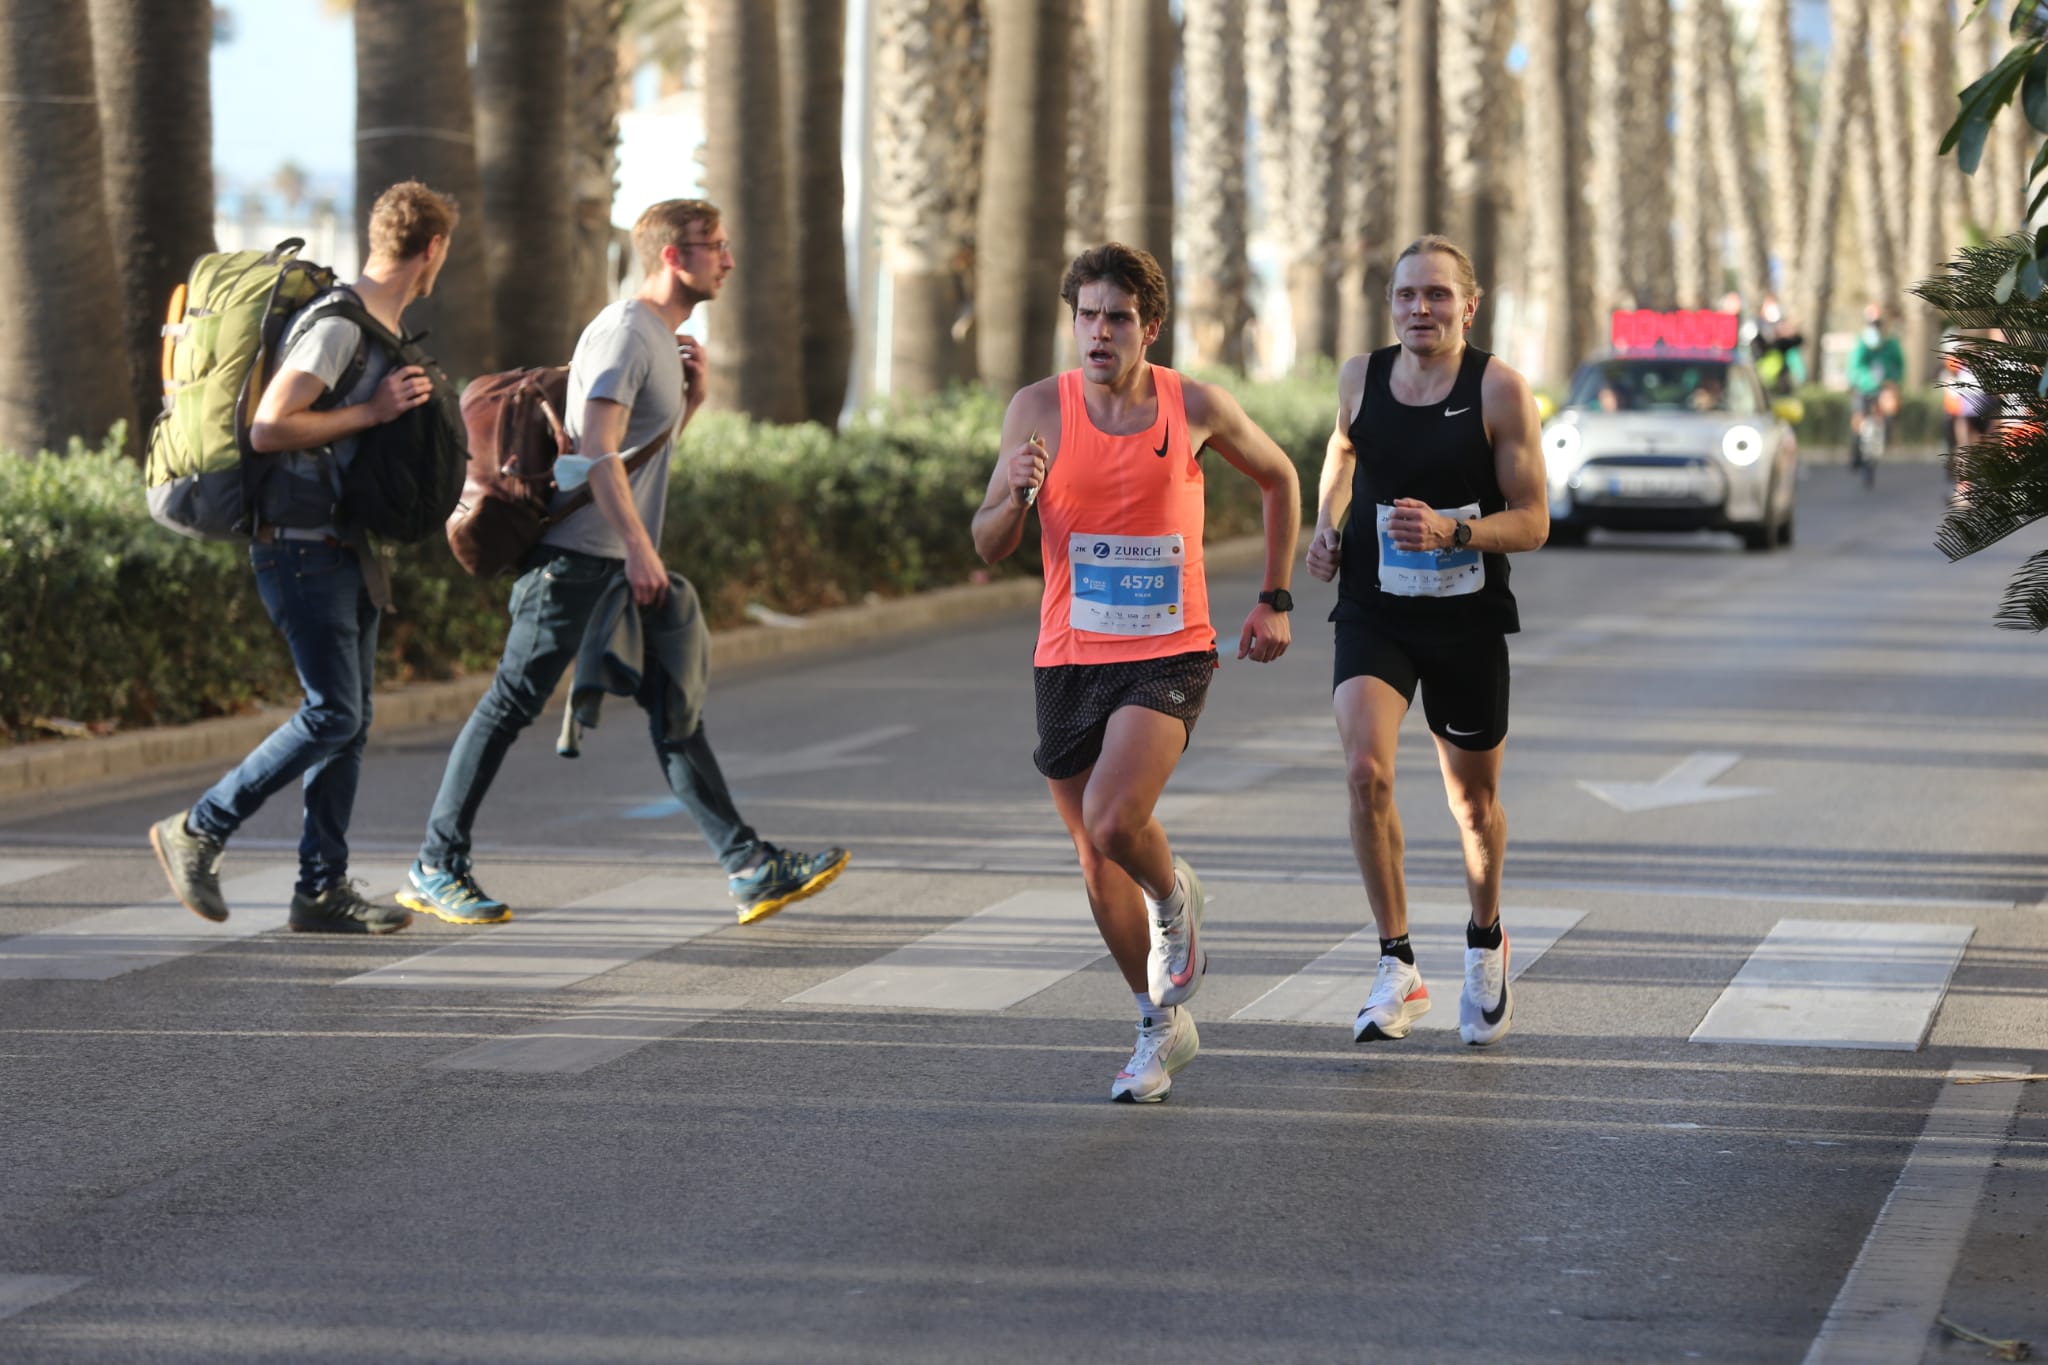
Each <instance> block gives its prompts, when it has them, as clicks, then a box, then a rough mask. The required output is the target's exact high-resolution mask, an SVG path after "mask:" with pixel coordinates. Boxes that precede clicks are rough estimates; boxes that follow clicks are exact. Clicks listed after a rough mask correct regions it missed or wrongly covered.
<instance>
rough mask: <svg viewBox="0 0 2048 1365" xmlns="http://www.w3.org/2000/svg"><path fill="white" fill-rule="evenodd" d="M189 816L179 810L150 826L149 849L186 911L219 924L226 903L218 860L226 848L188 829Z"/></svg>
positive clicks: (223, 919)
mask: <svg viewBox="0 0 2048 1365" xmlns="http://www.w3.org/2000/svg"><path fill="white" fill-rule="evenodd" d="M190 814H191V812H190V811H183V810H181V811H179V812H178V813H177V814H176V815H173V816H171V817H169V818H168V819H164V820H159V821H157V822H156V823H155V824H153V825H151V826H150V827H149V846H150V847H151V848H153V849H155V850H156V860H157V862H159V863H161V864H162V865H163V869H164V875H165V876H166V877H169V878H170V879H171V890H172V891H174V892H176V893H177V897H178V899H179V900H180V901H182V902H184V905H185V908H186V909H187V910H190V911H191V912H192V913H193V914H195V915H197V916H199V918H201V919H210V920H212V921H213V922H214V923H215V924H220V923H223V922H224V921H226V919H227V917H228V903H227V901H226V900H224V899H223V898H222V897H221V894H220V860H221V858H222V856H223V855H224V854H226V852H227V845H226V844H225V843H224V842H222V841H221V840H219V839H216V838H214V837H213V836H212V835H211V834H205V833H202V832H200V831H199V830H195V829H192V828H190V827H188V826H187V825H186V824H185V817H186V816H187V815H190Z"/></svg>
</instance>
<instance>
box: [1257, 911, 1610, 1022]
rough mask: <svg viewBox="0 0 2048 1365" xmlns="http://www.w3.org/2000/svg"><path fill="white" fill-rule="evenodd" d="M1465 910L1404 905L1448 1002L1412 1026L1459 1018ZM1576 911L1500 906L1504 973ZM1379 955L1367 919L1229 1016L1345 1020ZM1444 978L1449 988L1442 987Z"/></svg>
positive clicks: (1562, 929) (1560, 933)
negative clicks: (1505, 961)
mask: <svg viewBox="0 0 2048 1365" xmlns="http://www.w3.org/2000/svg"><path fill="white" fill-rule="evenodd" d="M1469 918H1470V909H1469V907H1467V906H1463V905H1411V906H1409V907H1408V938H1409V942H1410V943H1411V944H1412V945H1413V947H1414V949H1415V967H1416V970H1418V971H1420V972H1421V973H1422V979H1423V980H1424V981H1425V982H1430V981H1434V982H1437V983H1439V985H1438V988H1437V995H1438V997H1439V1003H1441V1004H1451V1005H1453V1008H1450V1009H1432V1010H1431V1011H1430V1012H1429V1013H1428V1014H1425V1015H1423V1016H1422V1017H1421V1018H1420V1019H1418V1020H1416V1021H1415V1027H1417V1028H1433V1029H1455V1028H1456V1027H1457V1026H1458V1011H1457V1009H1456V1008H1455V1002H1456V999H1457V989H1458V985H1457V984H1454V983H1462V982H1463V981H1464V979H1465V923H1466V921H1467V919H1469ZM1583 918H1585V915H1584V912H1583V911H1579V910H1551V909H1535V908H1524V907H1514V906H1510V907H1507V908H1505V909H1504V910H1503V911H1502V914H1501V919H1502V922H1503V923H1504V924H1506V925H1508V926H1509V929H1508V979H1509V980H1513V979H1515V978H1516V977H1519V976H1521V974H1522V973H1523V972H1525V971H1527V970H1528V969H1529V965H1530V964H1531V963H1533V962H1535V961H1536V959H1537V958H1539V957H1542V956H1543V954H1544V953H1545V952H1547V951H1549V949H1550V948H1551V947H1552V946H1553V945H1554V944H1555V943H1556V942H1557V941H1558V940H1559V939H1561V938H1563V937H1564V936H1565V934H1567V933H1569V932H1570V931H1571V928H1572V926H1573V925H1575V924H1577V923H1578V922H1579V921H1580V920H1581V919H1583ZM1379 958H1380V934H1379V929H1378V928H1377V927H1376V926H1374V925H1370V924H1369V925H1367V926H1366V927H1365V928H1363V929H1360V930H1359V931H1358V932H1357V933H1355V934H1353V935H1351V936H1350V937H1349V938H1347V939H1345V940H1344V941H1343V942H1342V943H1339V944H1338V945H1337V946H1336V947H1334V948H1332V949H1330V951H1329V952H1327V953H1324V954H1323V955H1322V956H1321V957H1319V958H1317V959H1316V960H1315V961H1313V962H1311V963H1309V964H1308V966H1306V967H1304V968H1302V969H1301V970H1300V971H1298V972H1296V973H1295V974H1294V975H1293V976H1290V977H1288V978H1287V979H1286V980H1285V981H1282V982H1281V983H1280V984H1279V985H1277V986H1275V987H1273V989H1272V990H1270V991H1267V992H1266V993H1265V994H1264V995H1262V996H1260V997H1259V998H1258V999H1256V1000H1254V1001H1252V1003H1251V1004H1249V1005H1246V1006H1245V1007H1244V1008H1243V1009H1241V1010H1239V1011H1238V1012H1237V1013H1236V1014H1233V1015H1231V1016H1230V1017H1231V1018H1233V1019H1243V1020H1258V1021H1261V1022H1266V1023H1284V1024H1345V1025H1348V1024H1350V1023H1351V1021H1352V1018H1353V1016H1354V1015H1356V1014H1357V1012H1358V1007H1359V1006H1360V1005H1361V1004H1363V1003H1365V990H1364V988H1365V986H1366V985H1368V984H1370V983H1371V981H1372V975H1373V972H1374V971H1375V970H1376V969H1377V968H1378V966H1379ZM1447 985H1448V986H1449V987H1450V989H1449V990H1448V991H1446V990H1445V989H1443V988H1444V986H1447Z"/></svg>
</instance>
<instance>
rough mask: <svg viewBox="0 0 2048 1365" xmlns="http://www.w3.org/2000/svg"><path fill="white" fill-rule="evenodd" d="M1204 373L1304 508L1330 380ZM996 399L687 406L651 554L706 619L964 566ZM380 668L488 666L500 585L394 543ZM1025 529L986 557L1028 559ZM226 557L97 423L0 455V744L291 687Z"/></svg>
mask: <svg viewBox="0 0 2048 1365" xmlns="http://www.w3.org/2000/svg"><path fill="white" fill-rule="evenodd" d="M1209 377H1212V378H1216V379H1218V380H1220V381H1221V382H1224V383H1225V384H1226V385H1227V386H1228V387H1229V388H1230V389H1231V390H1232V392H1234V393H1235V394H1236V395H1237V397H1238V399H1239V400H1240V401H1241V402H1242V403H1243V405H1244V407H1245V410H1246V411H1247V412H1248V413H1250V414H1251V416H1252V418H1253V420H1255V421H1257V422H1258V423H1259V424H1260V425H1261V426H1262V427H1264V428H1265V430H1266V431H1267V432H1268V434H1270V435H1271V436H1272V437H1273V438H1274V440H1275V441H1277V442H1278V443H1279V444H1280V446H1281V447H1282V448H1283V449H1284V450H1286V451H1287V453H1288V454H1289V455H1290V456H1291V457H1292V458H1293V459H1294V461H1295V462H1296V464H1297V466H1298V467H1299V468H1300V469H1301V471H1302V496H1303V501H1304V506H1305V507H1311V508H1312V507H1313V504H1314V498H1315V480H1316V474H1317V471H1318V470H1319V469H1320V468H1321V463H1322V453H1323V444H1324V441H1325V439H1326V437H1327V435H1328V433H1329V424H1330V420H1331V415H1332V413H1333V412H1334V410H1335V393H1336V384H1335V376H1334V373H1331V374H1323V375H1312V376H1309V377H1307V378H1302V379H1288V380H1278V381H1272V382H1265V383H1252V382H1247V381H1245V380H1242V379H1239V378H1237V377H1234V376H1224V375H1217V376H1209ZM1002 416H1003V404H1002V401H1001V400H999V399H997V398H994V397H992V396H990V395H987V394H985V393H982V392H979V391H976V390H962V391H960V392H957V393H954V394H951V395H948V396H947V397H945V398H942V399H936V400H930V401H926V402H921V403H912V404H898V405H892V406H886V407H877V408H876V409H875V410H874V411H873V412H870V413H868V414H865V415H863V416H861V417H860V418H858V419H857V420H855V421H854V422H852V423H850V424H849V425H848V428H847V430H846V431H845V432H844V433H842V434H841V435H839V436H837V437H834V436H832V435H831V434H830V433H828V432H826V431H825V430H824V429H823V428H820V427H816V426H796V427H774V426H765V425H761V424H757V423H754V422H750V421H748V420H747V419H745V418H742V417H735V416H731V415H724V414H712V413H706V414H702V415H700V416H699V417H698V418H697V419H696V420H695V421H694V422H692V423H691V426H690V431H689V434H688V435H687V436H686V437H685V438H684V441H683V444H682V447H681V449H680V450H679V452H678V453H677V455H676V458H675V461H674V464H673V466H672V473H671V476H670V483H669V501H668V511H667V517H666V521H665V524H664V527H663V535H662V552H663V556H664V558H665V559H666V560H667V561H668V563H669V565H670V566H671V567H673V568H675V569H677V570H679V571H680V572H682V573H683V574H685V575H687V576H688V577H689V578H690V579H691V581H692V582H694V583H695V584H696V585H697V588H698V591H699V593H700V595H701V596H702V598H703V600H704V602H705V606H706V611H707V614H708V616H709V617H710V619H711V622H712V624H713V625H715V626H725V625H732V624H736V623H738V622H739V621H741V620H743V619H744V613H745V610H746V607H747V604H748V603H750V602H761V603H764V604H766V605H768V606H771V607H774V608H776V609H778V610H782V611H789V612H806V611H812V610H816V609H818V608H821V607H830V606H836V605H839V604H842V603H848V602H858V601H860V600H862V599H863V598H865V597H866V596H868V595H869V594H880V595H882V596H885V597H887V596H899V595H903V594H907V593H914V592H919V591H923V590H926V589H929V588H935V587H943V586H946V585H949V584H955V583H962V582H966V581H968V580H969V578H970V577H972V576H973V575H974V574H975V573H976V572H977V571H980V570H983V569H984V567H985V566H984V565H982V563H981V561H980V559H979V558H978V557H977V556H976V555H975V552H974V543H973V540H972V538H971V537H970V536H969V534H968V522H969V519H970V518H971V517H972V516H973V513H974V509H975V508H976V507H977V506H979V505H980V503H981V498H982V494H983V492H984V490H985V489H986V488H987V486H988V478H989V472H990V470H991V469H992V468H993V467H994V463H995V459H996V452H997V446H998V444H999V442H1000V438H1001V428H1002ZM1204 464H1205V467H1206V469H1207V472H1208V499H1209V522H1208V528H1207V534H1208V535H1209V536H1210V538H1212V539H1222V538H1224V537H1226V536H1232V535H1243V534H1247V533H1251V532H1255V531H1256V530H1257V529H1258V527H1259V520H1260V505H1259V495H1258V489H1257V487H1256V486H1255V485H1254V484H1253V483H1252V482H1251V481H1250V480H1249V479H1246V478H1244V477H1243V476H1242V475H1240V474H1238V473H1237V472H1236V471H1235V470H1234V469H1231V468H1230V467H1229V466H1228V465H1227V464H1226V463H1225V462H1224V461H1223V460H1222V459H1221V458H1220V457H1214V456H1212V457H1210V458H1208V459H1206V460H1205V461H1204ZM394 560H395V564H394V572H393V592H394V596H395V598H396V604H397V608H398V610H397V614H396V615H393V616H389V617H386V618H385V621H384V625H383V642H382V643H383V647H382V648H381V649H380V650H379V653H378V671H379V674H380V676H381V677H382V678H383V679H384V680H386V681H404V680H411V679H419V678H438V677H448V676H452V675H454V674H456V673H460V672H464V671H469V670H473V669H478V668H488V667H491V666H492V665H493V664H494V663H495V662H496V660H497V656H498V651H499V649H500V648H501V646H502V645H503V644H504V632H505V600H506V596H507V593H508V591H509V588H510V583H509V580H503V579H500V580H496V581H490V582H479V581H477V580H475V579H472V578H469V577H468V576H467V575H465V574H464V573H463V572H462V570H461V568H460V567H459V566H457V565H456V563H455V561H454V560H453V559H452V558H451V557H450V556H449V554H448V552H447V549H446V548H445V547H444V546H442V545H441V544H439V543H438V542H429V543H427V544H424V545H418V546H412V547H408V548H406V549H403V550H401V551H398V552H397V553H396V554H395V556H394ZM1038 567H1039V566H1038V543H1037V538H1036V536H1035V535H1033V536H1027V537H1026V539H1025V543H1024V546H1023V549H1022V550H1021V551H1020V553H1019V554H1017V555H1016V556H1013V557H1012V559H1011V560H1010V561H1008V562H1006V563H1005V564H1004V565H1002V566H1001V567H1000V569H999V570H997V572H1001V573H1005V574H1022V573H1032V572H1036V571H1037V569H1038ZM298 691H299V688H298V683H297V679H296V675H295V674H294V672H293V670H292V664H291V658H290V655H289V654H288V653H287V651H286V649H285V647H284V643H283V641H282V639H281V638H280V637H279V635H278V633H277V631H276V629H275V628H274V627H273V626H272V625H271V624H270V620H269V617H268V615H267V613H266V612H265V611H264V609H263V604H262V601H261V600H260V599H259V598H258V596H257V594H256V586H255V578H254V575H253V574H252V573H251V572H250V570H249V566H248V555H247V552H246V551H245V550H243V549H242V548H240V547H238V546H233V545H221V544H202V543H200V542H198V541H193V540H188V539H185V538H184V537H182V536H177V535H173V534H172V533H171V532H169V531H166V530H164V529H162V528H161V527H158V526H157V525H155V523H153V522H152V521H151V520H150V519H149V513H148V511H147V508H146V507H145V504H144V501H143V489H142V472H141V469H140V468H139V467H138V466H137V465H136V464H135V462H133V461H132V460H129V459H126V458H124V457H123V456H122V455H121V453H120V441H119V439H118V437H116V438H115V439H113V440H110V441H109V442H108V443H107V444H106V445H105V446H104V447H102V448H100V449H97V450H91V449H87V448H85V447H83V446H82V445H80V444H78V443H76V442H74V443H73V446H72V449H71V451H70V452H69V453H68V454H66V455H63V456H57V455H52V454H48V453H45V454H42V455H38V456H34V457H31V458H16V457H11V456H4V455H0V738H5V737H6V736H8V735H9V734H12V735H14V736H16V737H21V738H26V737H28V735H27V733H26V731H27V729H28V727H29V726H30V724H31V723H32V721H33V720H34V719H35V718H36V717H44V716H48V717H63V718H66V719H71V720H77V721H82V722H86V723H117V724H120V725H125V726H137V725H164V724H177V723H182V722H185V721H191V720H197V719H200V718H203V717H206V716H216V715H224V714H232V713H235V712H239V711H245V710H247V709H249V708H250V707H252V706H253V705H255V704H257V703H259V702H264V701H290V700H291V699H293V698H295V697H296V696H297V695H298Z"/></svg>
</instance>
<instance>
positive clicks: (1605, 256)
mask: <svg viewBox="0 0 2048 1365" xmlns="http://www.w3.org/2000/svg"><path fill="white" fill-rule="evenodd" d="M1639 4H1640V0H1592V4H1591V6H1590V7H1589V9H1588V14H1587V17H1588V22H1589V25H1590V29H1591V32H1590V35H1589V36H1590V45H1589V46H1588V48H1587V53H1586V55H1587V68H1588V69H1587V72H1586V84H1587V87H1588V91H1589V98H1588V104H1587V110H1586V133H1587V138H1588V141H1590V142H1591V144H1592V151H1593V156H1592V160H1591V162H1590V164H1589V165H1588V166H1587V171H1588V176H1587V179H1588V182H1589V188H1590V190H1591V194H1592V210H1593V212H1592V228H1593V233H1592V239H1591V241H1590V242H1589V243H1588V245H1589V246H1590V248H1591V250H1590V251H1589V252H1588V263H1589V265H1590V268H1591V270H1592V275H1593V307H1594V310H1595V311H1596V312H1598V313H1603V314H1604V313H1611V312H1613V311H1614V310H1615V309H1617V308H1622V307H1627V306H1633V305H1634V303H1635V298H1634V291H1633V285H1634V280H1633V279H1632V277H1631V271H1630V269H1629V267H1630V264H1631V262H1630V254H1631V252H1630V247H1631V242H1632V238H1633V235H1634V234H1633V231H1632V229H1633V228H1634V226H1635V223H1634V218H1635V215H1634V213H1633V212H1632V211H1631V204H1630V199H1631V196H1632V195H1634V194H1636V193H1639V192H1640V185H1641V183H1642V181H1643V180H1646V179H1649V178H1650V177H1648V176H1644V175H1642V174H1641V173H1640V167H1639V163H1636V162H1634V161H1633V160H1632V159H1631V156H1630V154H1631V152H1633V151H1634V148H1633V147H1631V146H1630V145H1629V138H1628V132H1629V124H1630V122H1631V121H1632V120H1634V119H1636V118H1638V117H1643V116H1645V113H1644V111H1642V110H1641V109H1640V108H1639V106H1638V105H1637V104H1636V102H1635V98H1634V96H1635V90H1634V88H1633V83H1632V82H1631V81H1630V79H1629V60H1630V41H1631V39H1633V38H1634V37H1635V27H1636V26H1635V25H1634V24H1632V23H1631V22H1630V20H1631V19H1632V18H1633V17H1634V14H1633V11H1634V10H1635V9H1637V8H1638V7H1639Z"/></svg>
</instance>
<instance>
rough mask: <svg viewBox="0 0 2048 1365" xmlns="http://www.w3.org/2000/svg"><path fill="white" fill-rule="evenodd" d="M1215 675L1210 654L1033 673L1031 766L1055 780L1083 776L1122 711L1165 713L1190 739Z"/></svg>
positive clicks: (1071, 666)
mask: <svg viewBox="0 0 2048 1365" xmlns="http://www.w3.org/2000/svg"><path fill="white" fill-rule="evenodd" d="M1215 673H1216V651H1215V650H1213V649H1205V650H1199V651H1196V652H1195V653H1192V654H1174V655H1169V656H1168V657H1166V658H1164V659H1140V660H1138V661H1137V662H1135V663H1125V664H1054V665H1052V666H1051V667H1049V668H1038V669H1033V670H1032V677H1031V685H1032V690H1033V691H1034V692H1036V693H1037V696H1038V750H1037V752H1035V753H1033V754H1032V755H1031V761H1032V762H1033V763H1035V764H1036V765H1038V771H1039V772H1041V773H1043V774H1045V775H1046V776H1047V777H1049V778H1053V779H1054V780H1058V779H1060V778H1066V777H1073V776H1075V775H1076V774H1078V773H1084V772H1087V771H1088V769H1090V768H1092V767H1094V766H1095V760H1096V759H1098V758H1100V757H1101V756H1102V737H1103V735H1104V733H1105V732H1107V731H1108V729H1109V717H1110V713H1111V712H1113V711H1115V710H1117V709H1118V708H1120V707H1125V706H1142V707H1144V708H1146V709H1147V710H1150V711H1160V712H1164V713H1165V714H1166V715H1169V716H1172V717H1173V718H1174V719H1175V720H1177V721H1179V722H1180V723H1181V724H1182V725H1183V726H1185V727H1187V733H1188V734H1190V735H1192V734H1193V733H1194V729H1195V721H1196V719H1197V718H1198V717H1200V716H1201V714H1202V703H1203V702H1204V701H1206V700H1208V697H1209V679H1210V678H1212V677H1213V676H1215ZM1182 742H1183V744H1185V742H1186V741H1185V740H1183V741H1182Z"/></svg>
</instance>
